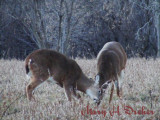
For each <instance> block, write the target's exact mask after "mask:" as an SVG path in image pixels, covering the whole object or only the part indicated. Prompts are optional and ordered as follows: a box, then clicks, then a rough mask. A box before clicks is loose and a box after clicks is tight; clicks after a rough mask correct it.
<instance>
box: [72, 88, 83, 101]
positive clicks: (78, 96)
mask: <svg viewBox="0 0 160 120" xmlns="http://www.w3.org/2000/svg"><path fill="white" fill-rule="evenodd" d="M73 95H74V97H75V98H77V99H79V98H81V96H80V94H78V93H77V92H76V90H75V89H73Z"/></svg>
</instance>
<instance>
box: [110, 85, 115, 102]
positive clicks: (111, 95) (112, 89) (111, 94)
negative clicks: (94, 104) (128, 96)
mask: <svg viewBox="0 0 160 120" xmlns="http://www.w3.org/2000/svg"><path fill="white" fill-rule="evenodd" d="M113 91H114V84H113V83H112V88H111V93H110V99H109V104H110V103H111V101H112V97H113Z"/></svg>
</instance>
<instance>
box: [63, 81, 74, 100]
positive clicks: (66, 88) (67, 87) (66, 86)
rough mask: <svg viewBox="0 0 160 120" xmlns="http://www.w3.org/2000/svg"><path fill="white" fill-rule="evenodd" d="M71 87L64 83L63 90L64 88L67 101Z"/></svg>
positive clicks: (69, 98)
mask: <svg viewBox="0 0 160 120" xmlns="http://www.w3.org/2000/svg"><path fill="white" fill-rule="evenodd" d="M72 89H73V88H72V87H70V86H69V85H68V84H64V90H65V95H66V98H67V100H68V101H71V91H72Z"/></svg>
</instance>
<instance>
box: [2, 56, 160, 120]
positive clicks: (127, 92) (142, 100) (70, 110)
mask: <svg viewBox="0 0 160 120" xmlns="http://www.w3.org/2000/svg"><path fill="white" fill-rule="evenodd" d="M76 61H77V62H78V64H79V65H80V67H81V68H82V70H83V72H84V73H85V74H86V75H87V76H88V77H91V78H93V79H94V76H95V75H96V72H97V70H96V60H95V59H93V60H86V59H76ZM28 83H29V81H28V80H27V79H26V75H25V69H24V61H19V60H3V59H1V60H0V120H1V119H3V120H40V119H41V120H104V119H106V120H108V119H112V120H115V119H119V120H121V119H123V120H142V119H143V120H146V119H148V120H151V119H154V120H158V119H160V59H156V60H153V59H148V60H146V59H140V58H132V59H129V60H128V61H127V66H126V69H125V74H124V79H123V98H122V100H120V99H119V98H118V97H117V95H116V92H115V91H114V95H113V100H112V103H111V104H110V105H109V104H108V102H109V93H110V89H111V86H109V88H108V89H107V90H106V94H105V97H104V98H103V100H102V102H101V104H100V106H99V107H97V106H96V105H95V104H94V103H93V101H92V100H91V99H90V98H89V97H88V96H87V95H85V94H83V93H81V99H80V100H76V99H72V102H68V101H67V99H66V98H65V94H64V89H62V88H60V87H59V86H57V85H52V84H48V83H47V82H46V83H44V84H42V85H41V86H40V87H39V88H37V89H36V90H35V91H34V96H35V98H36V100H35V101H28V100H27V98H26V96H25V87H26V85H27V84H28ZM127 106H128V107H127ZM142 109H143V110H142Z"/></svg>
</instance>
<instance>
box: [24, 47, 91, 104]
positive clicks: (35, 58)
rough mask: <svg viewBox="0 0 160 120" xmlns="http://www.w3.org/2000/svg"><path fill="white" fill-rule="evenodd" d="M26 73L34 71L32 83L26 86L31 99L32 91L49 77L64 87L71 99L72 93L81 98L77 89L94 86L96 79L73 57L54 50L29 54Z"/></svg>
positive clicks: (82, 89)
mask: <svg viewBox="0 0 160 120" xmlns="http://www.w3.org/2000/svg"><path fill="white" fill-rule="evenodd" d="M25 67H26V73H27V74H28V73H29V72H31V73H32V76H31V79H30V83H29V84H28V86H27V87H26V92H27V97H28V99H29V100H31V98H32V97H33V96H32V91H33V90H34V89H35V88H36V87H37V86H38V85H39V84H41V83H43V82H44V81H46V80H47V79H48V78H49V77H53V79H54V80H55V81H56V82H57V84H58V85H59V86H61V87H64V89H65V92H66V95H67V98H68V100H69V101H71V94H73V95H74V96H75V97H77V98H79V97H80V96H79V95H77V93H76V89H77V90H80V91H82V92H84V93H85V92H86V90H87V89H88V88H89V87H91V86H93V84H94V81H92V80H90V79H88V78H87V77H86V76H85V75H84V74H83V72H82V70H81V68H80V67H79V65H78V64H77V63H76V62H75V61H74V60H72V59H69V58H67V57H66V56H64V55H62V54H60V53H58V52H56V51H53V50H47V49H42V50H36V51H34V52H32V53H31V54H30V55H28V56H27V58H26V60H25Z"/></svg>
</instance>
